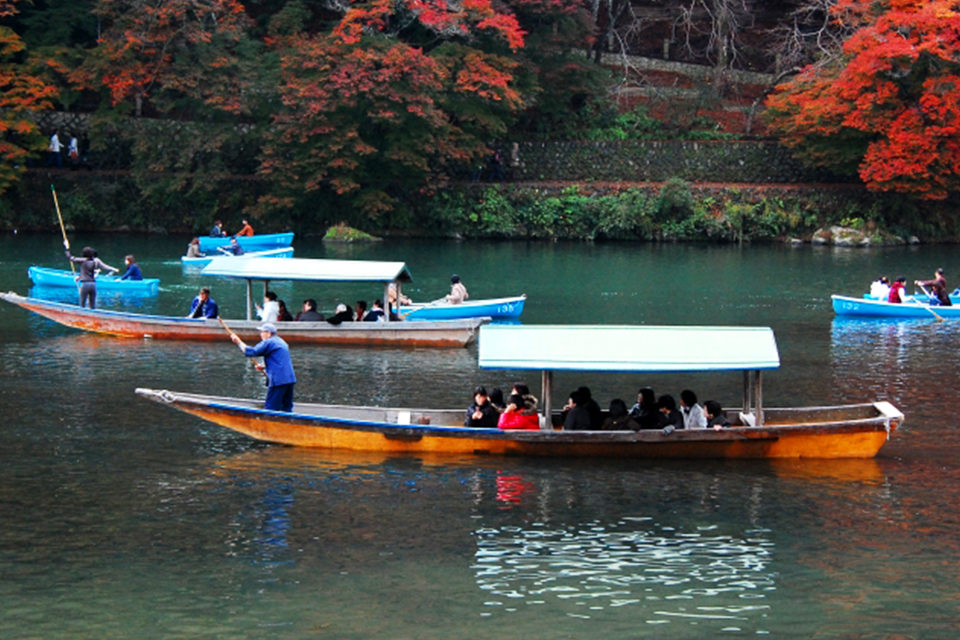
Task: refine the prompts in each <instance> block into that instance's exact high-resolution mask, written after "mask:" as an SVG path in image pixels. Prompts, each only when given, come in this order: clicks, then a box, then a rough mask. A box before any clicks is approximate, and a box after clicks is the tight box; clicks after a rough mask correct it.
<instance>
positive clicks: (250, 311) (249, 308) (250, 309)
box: [247, 279, 253, 320]
mask: <svg viewBox="0 0 960 640" xmlns="http://www.w3.org/2000/svg"><path fill="white" fill-rule="evenodd" d="M247 320H253V280H249V279H248V280H247Z"/></svg>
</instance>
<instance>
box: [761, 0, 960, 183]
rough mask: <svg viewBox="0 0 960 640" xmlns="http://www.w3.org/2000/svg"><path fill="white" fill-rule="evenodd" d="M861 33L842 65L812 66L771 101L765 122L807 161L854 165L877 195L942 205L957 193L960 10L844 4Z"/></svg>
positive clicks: (913, 3) (937, 0)
mask: <svg viewBox="0 0 960 640" xmlns="http://www.w3.org/2000/svg"><path fill="white" fill-rule="evenodd" d="M834 11H835V15H836V16H837V19H841V17H843V18H844V19H846V20H853V21H855V23H856V24H858V25H859V28H857V29H856V31H855V32H854V33H853V35H852V36H851V37H850V38H849V39H848V40H847V41H846V42H845V44H844V48H843V54H844V55H843V57H842V58H841V59H840V61H839V62H838V63H833V64H826V65H824V66H817V65H811V66H809V67H807V68H805V69H804V70H803V71H802V72H801V73H800V74H799V75H798V76H796V77H795V78H793V79H792V80H790V81H789V82H786V83H784V84H782V85H780V86H779V87H778V88H777V92H776V94H775V95H773V96H771V97H770V99H769V100H768V103H767V106H768V121H769V124H770V127H771V130H773V131H774V132H775V133H777V134H778V135H779V136H780V138H781V140H782V141H783V142H784V143H785V144H787V145H788V146H790V147H791V148H793V149H795V150H796V152H797V153H798V154H799V155H801V157H803V158H805V159H806V160H808V161H810V162H812V163H816V164H823V165H827V166H834V167H837V166H842V165H843V164H844V163H849V162H851V161H856V163H857V165H858V171H859V174H860V177H861V179H862V180H863V181H864V182H865V183H866V185H867V187H869V188H870V189H874V190H885V191H897V192H902V193H908V194H911V195H914V196H917V197H919V198H923V199H944V198H946V197H947V195H948V194H949V193H951V192H953V191H956V190H958V189H960V144H958V142H957V141H958V138H960V62H958V59H960V5H958V4H957V3H956V2H949V1H946V0H925V1H921V0H887V1H885V2H871V1H868V0H839V1H838V2H837V5H836V6H835V8H834Z"/></svg>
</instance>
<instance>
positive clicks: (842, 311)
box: [830, 295, 960, 320]
mask: <svg viewBox="0 0 960 640" xmlns="http://www.w3.org/2000/svg"><path fill="white" fill-rule="evenodd" d="M830 299H831V300H832V302H833V311H834V313H836V314H837V315H840V316H867V317H874V318H924V319H927V320H929V319H931V318H937V317H940V318H944V319H951V318H960V306H952V307H943V306H938V305H930V304H926V303H925V302H918V301H915V300H914V301H908V302H901V303H899V304H897V303H892V302H886V301H882V300H872V299H868V298H854V297H851V296H840V295H832V296H830Z"/></svg>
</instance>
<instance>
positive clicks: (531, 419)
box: [497, 393, 540, 431]
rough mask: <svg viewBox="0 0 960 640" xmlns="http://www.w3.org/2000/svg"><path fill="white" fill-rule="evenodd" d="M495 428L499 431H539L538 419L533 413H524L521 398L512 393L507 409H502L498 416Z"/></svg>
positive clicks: (523, 404)
mask: <svg viewBox="0 0 960 640" xmlns="http://www.w3.org/2000/svg"><path fill="white" fill-rule="evenodd" d="M497 426H498V427H500V428H501V429H525V430H530V431H534V430H538V429H540V418H539V416H537V413H536V412H535V411H534V412H533V413H526V412H525V403H524V399H523V396H521V395H520V394H517V393H514V394H512V395H511V396H510V400H509V401H508V402H507V408H506V409H504V410H503V413H502V414H501V415H500V420H499V422H497Z"/></svg>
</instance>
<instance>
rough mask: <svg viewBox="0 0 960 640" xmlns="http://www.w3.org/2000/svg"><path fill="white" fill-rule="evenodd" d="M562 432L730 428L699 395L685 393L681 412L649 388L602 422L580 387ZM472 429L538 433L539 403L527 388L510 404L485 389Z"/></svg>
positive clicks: (470, 418)
mask: <svg viewBox="0 0 960 640" xmlns="http://www.w3.org/2000/svg"><path fill="white" fill-rule="evenodd" d="M562 416H563V429H564V430H565V431H577V430H584V431H586V430H604V431H626V430H632V431H639V430H641V429H668V432H669V431H673V430H674V429H708V428H712V429H722V428H723V427H729V426H730V421H729V420H728V419H727V417H726V415H725V413H724V411H723V408H722V407H721V406H720V403H719V402H717V401H716V400H707V401H706V402H704V403H703V406H701V405H700V404H699V403H698V402H697V394H695V393H694V392H693V391H691V390H690V389H684V390H683V391H681V392H680V407H679V408H678V407H677V403H676V401H675V400H674V398H673V396H671V395H669V394H664V395H661V396H660V397H659V398H657V397H656V396H655V395H654V393H653V389H651V388H650V387H644V388H642V389H640V391H639V392H638V393H637V403H636V404H634V405H633V407H632V408H630V410H627V403H626V402H624V401H623V400H622V399H620V398H614V399H613V400H611V401H610V409H609V411H608V412H607V417H606V418H604V417H603V411H602V410H601V409H600V405H599V404H597V401H596V400H594V399H593V397H592V395H591V393H590V389H589V388H587V387H579V388H578V389H576V390H574V391H571V392H570V399H569V401H568V402H567V404H566V406H564V407H563V413H562ZM464 425H465V426H467V427H487V428H493V427H499V428H500V429H531V430H532V429H539V428H540V422H539V416H538V414H537V399H536V398H535V397H534V396H533V395H531V393H530V389H529V388H528V387H527V385H525V384H523V383H522V382H517V383H515V384H514V385H513V388H512V390H511V392H510V396H509V398H508V399H507V401H506V403H504V401H503V393H502V392H501V391H500V389H493V390H492V392H491V393H490V395H487V390H486V388H484V387H482V386H481V387H477V388H476V389H474V391H473V403H472V404H471V405H470V407H469V408H468V409H467V417H466V420H465V421H464Z"/></svg>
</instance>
